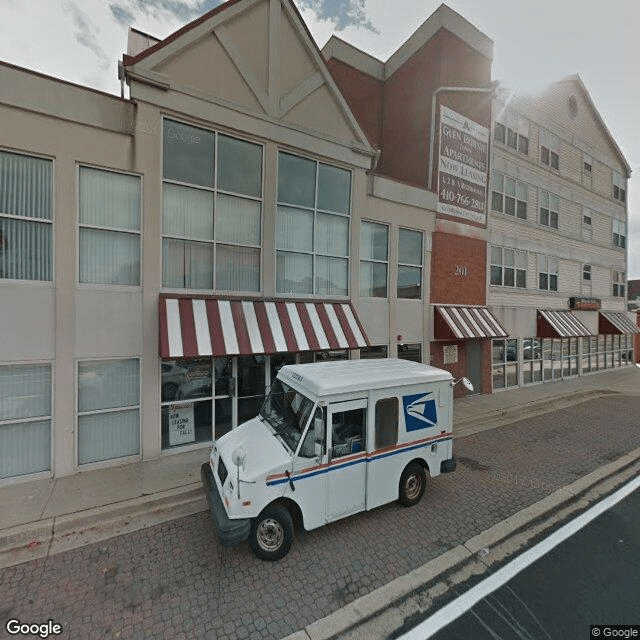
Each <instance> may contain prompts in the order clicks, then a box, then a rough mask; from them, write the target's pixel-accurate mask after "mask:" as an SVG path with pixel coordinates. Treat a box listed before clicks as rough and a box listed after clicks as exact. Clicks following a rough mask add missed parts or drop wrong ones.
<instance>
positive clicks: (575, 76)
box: [557, 73, 631, 178]
mask: <svg viewBox="0 0 640 640" xmlns="http://www.w3.org/2000/svg"><path fill="white" fill-rule="evenodd" d="M562 82H574V83H575V84H577V85H578V87H580V90H581V91H582V93H583V94H584V97H585V99H586V101H587V104H588V105H589V106H590V107H591V110H592V111H593V115H594V116H595V118H596V120H597V121H598V124H599V125H600V126H601V127H602V130H603V131H604V132H605V134H606V136H607V137H608V138H609V141H610V142H611V146H612V147H613V148H614V150H615V152H616V154H617V156H618V159H619V160H620V162H621V163H622V164H623V165H624V168H625V170H626V173H627V175H626V177H627V178H629V177H631V167H630V166H629V163H628V162H627V159H626V158H625V157H624V154H623V153H622V150H621V149H620V147H619V146H618V143H617V142H616V141H615V138H614V137H613V135H611V131H609V127H607V125H606V124H605V122H604V120H603V119H602V116H601V115H600V112H599V111H598V109H597V108H596V105H595V104H594V102H593V98H592V97H591V94H590V93H589V92H588V91H587V87H586V86H585V84H584V82H583V81H582V78H581V77H580V75H579V74H577V73H574V74H573V75H570V76H567V77H566V78H563V79H562V80H559V81H558V82H557V84H560V83H562Z"/></svg>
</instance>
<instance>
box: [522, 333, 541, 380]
mask: <svg viewBox="0 0 640 640" xmlns="http://www.w3.org/2000/svg"><path fill="white" fill-rule="evenodd" d="M522 360H523V363H522V369H523V370H522V380H523V383H524V384H531V383H532V382H541V381H542V340H540V338H525V339H524V340H523V342H522Z"/></svg>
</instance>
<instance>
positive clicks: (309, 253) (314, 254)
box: [263, 148, 353, 298]
mask: <svg viewBox="0 0 640 640" xmlns="http://www.w3.org/2000/svg"><path fill="white" fill-rule="evenodd" d="M281 153H284V154H287V155H290V156H294V157H297V158H302V159H304V160H310V161H312V162H315V164H316V185H315V192H314V204H313V207H305V206H303V205H300V204H291V203H289V202H281V201H280V200H279V198H278V193H277V190H278V187H277V185H278V180H277V178H276V226H277V216H278V207H280V206H283V207H289V208H292V209H300V210H302V211H308V212H310V213H311V214H312V215H313V238H312V246H313V248H312V250H311V251H307V250H304V249H296V250H292V249H278V247H277V243H276V244H275V245H274V252H275V261H276V264H277V260H278V253H279V252H280V253H290V254H296V253H297V254H302V255H307V256H311V284H312V290H311V292H310V293H296V292H287V291H276V293H277V294H278V295H282V296H292V297H301V296H302V297H306V296H317V295H323V296H326V297H331V298H346V297H348V296H349V295H350V285H351V282H350V273H351V223H352V221H351V216H352V213H353V171H352V170H351V169H348V168H347V167H343V166H340V165H337V164H330V163H328V162H321V161H320V160H318V159H317V158H314V157H311V156H308V155H305V154H303V153H298V152H297V151H292V150H291V149H285V148H281V149H278V153H277V155H276V158H277V160H276V163H277V164H276V166H278V171H279V170H280V169H279V158H280V154H281ZM321 164H322V165H325V166H327V167H331V168H334V169H340V170H342V171H346V172H347V173H349V176H350V177H349V213H346V214H345V213H340V212H337V211H329V210H327V209H320V208H319V207H318V180H319V174H320V171H319V169H320V165H321ZM263 173H264V172H263ZM319 214H324V215H331V216H338V217H341V218H345V219H346V220H347V255H346V256H335V255H330V254H327V253H321V252H320V251H318V250H317V249H316V247H315V243H316V228H317V221H318V215H319ZM316 258H339V259H342V260H346V261H347V287H346V288H347V290H346V292H345V293H344V294H343V295H337V294H328V293H322V294H319V293H318V292H317V289H316V273H317V268H316Z"/></svg>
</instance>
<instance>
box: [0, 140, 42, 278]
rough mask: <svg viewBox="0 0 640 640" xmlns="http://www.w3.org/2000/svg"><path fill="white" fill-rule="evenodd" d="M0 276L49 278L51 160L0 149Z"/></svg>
mask: <svg viewBox="0 0 640 640" xmlns="http://www.w3.org/2000/svg"><path fill="white" fill-rule="evenodd" d="M0 279H8V280H48V281H50V280H52V279H53V169H52V162H51V160H45V159H43V158H34V157H31V156H26V155H21V154H18V153H9V152H5V151H0Z"/></svg>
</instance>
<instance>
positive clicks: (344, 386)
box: [202, 359, 470, 560]
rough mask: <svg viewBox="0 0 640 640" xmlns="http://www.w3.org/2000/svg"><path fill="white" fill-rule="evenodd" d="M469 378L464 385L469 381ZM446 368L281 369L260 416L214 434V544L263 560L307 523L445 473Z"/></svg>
mask: <svg viewBox="0 0 640 640" xmlns="http://www.w3.org/2000/svg"><path fill="white" fill-rule="evenodd" d="M464 382H465V385H466V386H467V387H468V388H470V383H469V382H468V380H466V379H464ZM453 385H454V380H453V378H452V376H451V374H450V373H449V372H447V371H443V370H441V369H436V368H434V367H430V366H427V365H423V364H418V363H415V362H410V361H406V360H396V359H380V360H349V361H344V362H322V363H314V364H301V365H288V366H285V367H282V369H281V370H280V371H279V372H278V375H277V377H276V379H275V381H274V382H273V384H272V385H271V388H270V390H269V393H268V395H267V398H266V400H265V402H264V405H263V406H262V409H261V410H260V413H259V415H258V416H256V417H255V418H253V419H252V420H249V421H248V422H245V423H244V424H242V425H240V426H239V427H237V428H236V429H234V430H232V431H231V432H229V433H227V434H225V435H224V436H222V437H221V438H219V439H218V440H216V441H215V443H214V446H213V449H212V451H211V455H210V459H209V462H208V463H205V464H204V465H202V481H203V484H204V487H205V491H206V494H207V500H208V503H209V507H210V512H211V516H212V518H213V520H214V522H215V525H216V528H217V531H218V536H219V538H220V541H221V543H222V545H224V546H231V545H235V544H238V543H241V542H243V541H244V540H246V539H247V538H248V539H249V544H250V546H251V549H252V550H253V552H254V553H255V554H256V555H257V556H258V557H259V558H262V559H264V560H278V559H279V558H282V557H283V556H284V555H286V553H287V552H288V551H289V548H290V546H291V541H292V538H293V523H294V521H297V522H299V523H301V524H302V526H304V528H305V529H307V530H309V529H315V528H316V527H320V526H322V525H324V524H327V523H329V522H332V521H334V520H338V519H340V518H344V517H345V516H348V515H351V514H354V513H358V512H359V511H364V510H369V509H375V508H376V507H379V506H380V505H383V504H385V503H387V502H391V501H393V500H398V501H399V502H400V504H402V505H404V506H412V505H414V504H416V503H417V502H418V501H419V500H420V499H421V498H422V495H423V494H424V491H425V487H426V482H427V474H428V475H429V476H431V477H434V476H437V475H440V474H441V473H447V472H450V471H453V470H454V469H455V468H456V461H455V458H454V457H453V452H452V437H453V434H452V410H453Z"/></svg>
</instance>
